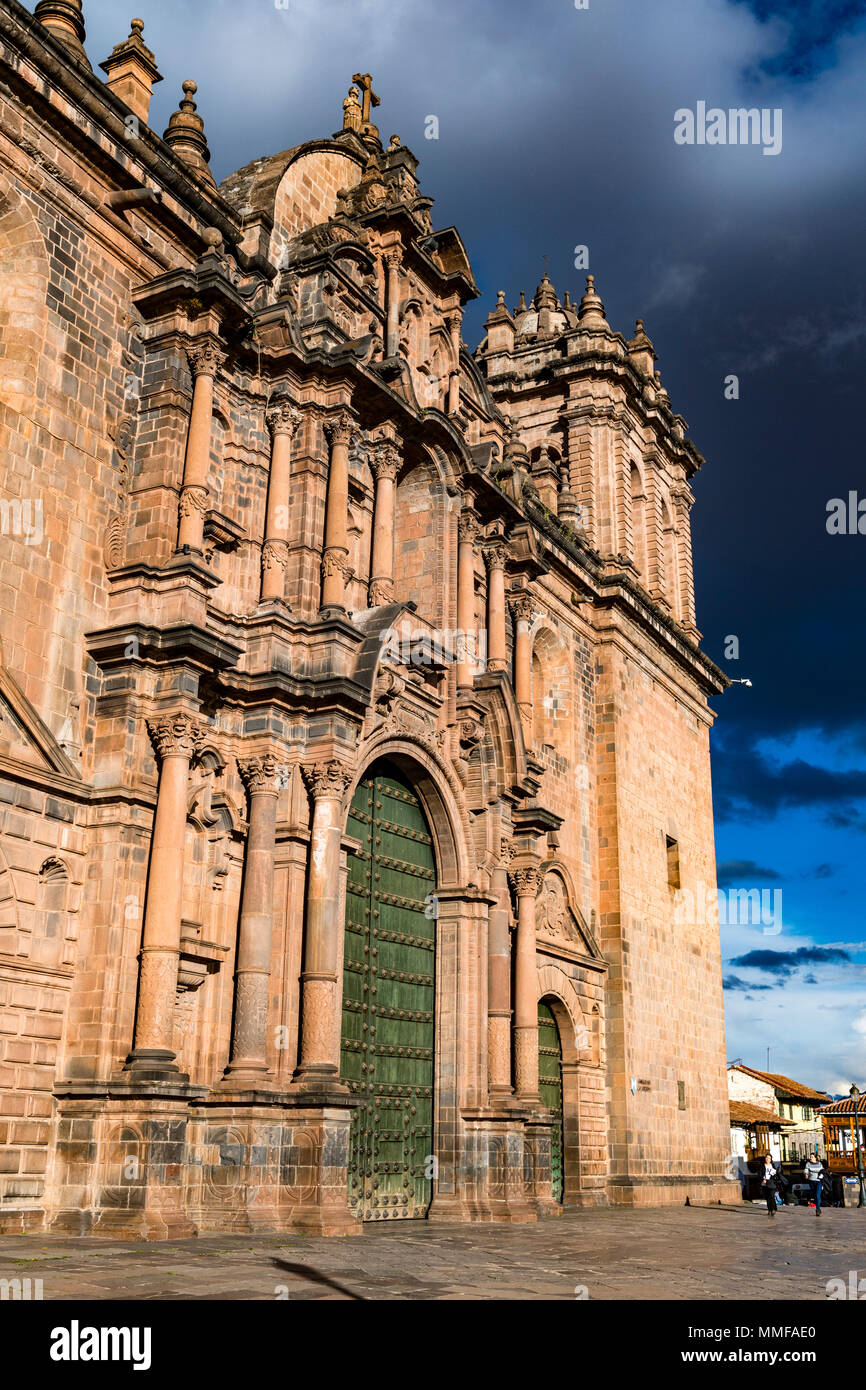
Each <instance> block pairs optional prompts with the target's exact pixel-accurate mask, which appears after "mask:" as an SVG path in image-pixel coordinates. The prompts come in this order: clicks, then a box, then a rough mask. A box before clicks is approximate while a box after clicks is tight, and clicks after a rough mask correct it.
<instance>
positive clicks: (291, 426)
mask: <svg viewBox="0 0 866 1390" xmlns="http://www.w3.org/2000/svg"><path fill="white" fill-rule="evenodd" d="M265 419H266V420H267V423H268V429H269V430H270V432H271V434H272V435H273V436H274V437H276V436H277V435H278V434H287V435H288V436H289V438H290V439H291V437H292V435H293V434H294V433H295V430H296V429H297V428H298V425H299V424H300V422H301V415H300V411H298V410H296V409H295V407H294V406H293V405H292V403H291V401H276V402H275V403H274V404H272V405H270V406H269V407H268V409H267V411H266V412H265Z"/></svg>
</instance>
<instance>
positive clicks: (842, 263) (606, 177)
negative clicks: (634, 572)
mask: <svg viewBox="0 0 866 1390" xmlns="http://www.w3.org/2000/svg"><path fill="white" fill-rule="evenodd" d="M138 12H139V13H140V14H141V17H142V18H143V19H144V21H145V26H146V27H145V39H146V41H147V42H148V43H149V44H150V46H151V47H152V48H153V49H154V51H155V53H156V57H157V61H158V63H159V65H160V67H161V70H162V72H163V73H164V75H165V81H164V83H163V84H162V85H161V86H160V87H158V88H157V93H156V96H155V99H154V107H153V119H152V124H153V125H154V126H155V128H157V129H158V130H162V129H163V128H164V126H165V124H166V123H167V120H168V116H169V114H170V112H171V110H172V109H174V107H175V106H176V104H177V100H178V98H179V95H180V83H181V81H182V80H183V79H184V78H187V77H193V78H195V79H196V80H197V82H198V84H199V93H198V98H197V100H198V103H199V109H200V111H201V113H202V115H203V116H204V118H205V122H206V130H207V135H208V139H209V142H210V146H211V150H212V152H213V158H212V167H213V169H214V172H215V174H216V177H217V178H218V179H222V178H224V177H225V176H226V175H227V174H229V173H230V172H231V171H232V170H233V169H235V168H238V167H240V166H241V165H243V164H245V163H247V162H248V161H249V160H250V159H253V158H255V157H257V156H259V155H262V154H270V153H273V152H275V151H277V150H280V149H284V148H286V147H288V146H290V145H294V144H297V143H299V142H300V141H301V140H304V139H308V138H311V137H313V136H318V135H322V134H326V133H330V132H332V131H333V130H335V129H337V128H338V126H339V125H340V123H341V102H342V98H343V96H344V95H345V91H346V88H347V86H348V82H349V80H350V78H351V75H352V73H353V72H355V71H359V70H369V71H370V72H372V73H373V76H374V85H375V88H376V90H377V92H378V93H379V95H380V96H381V98H382V106H381V107H380V108H379V110H378V113H377V120H378V122H379V125H380V128H381V131H382V134H383V136H384V137H385V138H386V139H387V137H388V136H390V134H391V133H392V131H396V132H397V133H398V134H399V135H400V137H401V139H402V140H403V143H404V144H408V145H409V146H410V148H412V149H413V151H414V152H415V154H417V155H418V156H419V157H420V159H421V168H420V175H421V180H422V188H423V190H424V191H425V192H427V193H429V194H431V195H432V196H434V197H435V198H436V200H437V201H436V206H435V208H434V219H435V221H436V225H437V226H447V225H449V224H451V223H454V224H456V225H457V226H458V227H459V229H460V231H461V234H462V235H463V237H464V240H465V242H466V244H467V247H468V249H469V252H470V255H471V257H472V260H473V265H474V269H475V273H476V276H477V279H478V282H479V285H480V286H481V288H482V290H483V292H484V299H483V301H482V302H481V303H480V304H479V305H476V306H473V308H472V309H471V310H470V312H469V313H468V314H467V320H466V325H465V336H466V338H467V340H469V341H471V342H473V343H474V342H476V341H477V340H478V339H480V337H481V336H482V329H481V324H482V321H483V318H484V316H485V315H486V313H487V312H489V310H490V308H491V307H492V305H493V304H495V298H496V290H497V289H500V288H502V289H504V290H505V291H506V296H507V299H508V302H509V303H511V304H515V303H516V302H517V298H518V295H519V292H520V290H521V289H523V290H525V291H526V292H527V296H529V295H531V294H532V292H533V290H534V288H535V285H536V284H537V282H538V280H539V279H540V277H541V272H542V266H543V263H542V256H543V255H545V254H546V255H547V256H548V257H549V269H550V275H551V278H552V279H553V281H554V283H555V284H556V286H557V288H558V290H559V291H560V293H562V292H563V291H564V290H565V289H569V290H570V291H571V293H572V296H573V297H574V296H578V297H579V295H580V293H581V291H582V275H581V273H580V272H578V271H577V270H575V268H574V248H575V246H576V245H587V246H588V247H589V250H590V267H589V268H590V270H591V271H592V273H593V274H594V275H595V277H596V284H597V288H598V290H599V292H600V293H601V295H602V298H603V299H604V302H605V305H606V309H607V316H608V319H609V321H610V322H611V323H612V324H613V326H614V327H616V328H619V329H620V330H621V331H623V332H625V333H626V334H630V333H631V331H632V328H633V324H634V319H635V317H636V316H638V315H640V316H642V317H643V318H644V320H645V322H646V327H647V330H648V332H649V334H650V336H651V337H652V339H653V341H654V344H655V348H656V352H657V353H658V356H659V361H658V364H657V365H658V367H659V369H660V371H661V373H662V380H663V382H664V385H665V386H666V388H667V390H668V391H669V393H670V396H671V400H672V403H673V406H674V408H675V409H677V410H679V411H681V412H682V413H683V414H684V415H685V417H686V419H687V420H688V421H689V424H690V427H691V435H692V438H693V439H694V441H695V443H696V444H697V446H698V448H699V449H700V450H701V451H702V453H704V454H705V455H706V458H707V464H706V466H705V468H704V469H703V470H702V472H701V473H700V475H699V476H698V478H697V480H696V483H695V492H696V497H697V504H696V506H695V508H694V511H693V513H692V521H693V535H694V555H695V568H696V581H697V599H698V624H699V626H700V627H701V629H702V631H703V633H704V646H705V648H706V650H707V652H708V653H709V655H710V656H712V657H713V658H714V659H715V660H717V661H719V663H720V664H721V665H722V666H724V667H725V668H726V669H727V670H728V672H729V674H731V675H732V676H748V677H750V678H751V679H752V680H753V682H754V685H753V687H752V688H751V689H747V688H745V687H742V686H736V687H734V688H733V689H732V690H731V691H730V692H728V693H727V694H726V695H725V696H724V697H723V698H722V699H720V700H718V701H716V702H715V707H716V708H717V710H718V714H719V719H718V723H717V726H716V730H715V731H714V735H713V760H714V786H715V792H716V806H717V853H718V860H719V863H720V866H721V874H722V879H723V881H724V882H725V883H727V884H730V885H733V886H740V887H744V888H750V887H758V888H760V887H767V888H771V889H779V890H780V891H781V892H782V894H783V904H784V921H783V927H782V931H781V932H780V933H779V934H778V935H773V936H769V937H768V936H766V935H765V934H764V933H763V932H762V930H761V928H760V927H757V928H748V927H734V928H724V929H723V934H722V948H723V953H724V957H725V976H726V978H727V979H728V980H729V981H730V982H731V983H730V986H729V988H728V990H727V991H726V1016H727V1031H728V1055H729V1058H733V1057H735V1056H742V1057H743V1058H744V1059H745V1061H746V1062H747V1063H751V1064H753V1065H759V1066H760V1065H765V1063H766V1049H767V1047H768V1046H769V1047H770V1049H771V1051H770V1059H771V1065H772V1067H773V1068H774V1069H778V1070H779V1071H782V1072H786V1073H788V1074H791V1075H794V1076H796V1077H799V1078H800V1079H802V1080H804V1081H807V1082H811V1083H813V1084H816V1085H821V1086H825V1087H828V1088H830V1089H832V1090H834V1091H836V1090H841V1089H843V1088H844V1089H847V1086H848V1084H849V1083H850V1081H851V1080H856V1081H857V1082H858V1084H860V1085H861V1086H862V1085H866V996H864V970H866V950H864V949H863V945H864V939H866V922H864V911H863V908H864V889H863V883H862V872H861V865H862V863H863V860H864V847H866V714H864V685H866V681H864V675H866V661H864V651H866V643H864V624H863V578H864V562H866V536H859V535H854V536H849V535H845V536H830V535H828V534H827V531H826V525H825V522H826V508H827V503H828V500H829V499H831V498H834V497H847V494H848V492H849V490H851V489H857V488H860V490H861V492H862V495H863V496H864V497H866V470H864V466H863V441H862V434H861V429H860V401H861V398H862V393H863V381H864V372H866V290H864V282H863V275H862V269H861V266H862V247H863V244H864V222H866V178H864V173H866V169H864V164H866V141H864V138H863V131H864V130H866V81H864V76H866V3H861V0H858V2H857V3H851V0H800V3H791V2H790V0H752V3H743V2H742V0H741V2H740V3H735V0H653V3H652V4H650V3H648V2H647V0H590V5H589V8H588V9H587V10H581V11H578V10H577V9H576V8H575V6H574V4H573V3H572V0H538V3H535V2H534V3H533V4H532V5H527V4H525V3H524V2H523V0H437V3H436V4H435V5H433V4H429V3H422V2H421V0H404V3H401V4H399V5H398V4H394V3H393V0H289V3H288V5H287V6H286V7H285V8H283V7H282V6H281V5H280V6H278V5H277V4H275V3H274V0H141V3H140V4H139V6H138ZM85 13H86V18H87V25H88V40H87V47H88V51H89V53H90V55H91V58H92V60H93V61H94V63H96V62H98V61H99V60H101V59H102V58H104V57H105V56H106V55H107V54H108V52H109V51H110V49H111V47H112V46H113V45H114V44H115V43H117V42H118V41H119V40H120V39H122V38H123V37H125V35H126V33H127V32H128V29H127V24H126V21H123V22H121V21H120V18H119V12H118V7H117V4H116V0H85ZM698 101H706V102H707V103H708V105H710V106H713V105H717V106H719V107H722V108H724V109H727V108H730V107H734V106H742V105H747V106H759V107H768V108H771V109H775V108H781V110H782V112H783V146H782V151H781V153H780V154H779V155H778V157H774V158H767V157H763V156H762V154H761V150H760V149H759V148H754V147H730V146H728V147H716V148H709V147H706V146H704V147H694V146H692V147H689V146H677V145H675V143H674V140H673V129H674V112H675V110H677V109H678V108H681V107H691V108H693V107H694V106H695V103H696V102H698ZM430 114H435V115H437V116H438V118H439V139H438V140H427V139H425V135H424V131H425V122H426V118H427V116H428V115H430ZM729 374H735V375H737V376H738V378H739V385H740V394H739V399H738V400H736V401H731V400H725V398H724V394H723V383H724V379H725V377H726V376H728V375H729ZM730 635H736V636H737V637H738V638H739V642H740V654H739V658H738V659H737V660H725V659H724V650H725V642H726V638H727V637H728V636H730ZM822 952H823V953H824V954H822Z"/></svg>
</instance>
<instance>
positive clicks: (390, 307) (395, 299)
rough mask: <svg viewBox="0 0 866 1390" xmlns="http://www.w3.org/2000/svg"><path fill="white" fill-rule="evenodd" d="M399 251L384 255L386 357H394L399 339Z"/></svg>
mask: <svg viewBox="0 0 866 1390" xmlns="http://www.w3.org/2000/svg"><path fill="white" fill-rule="evenodd" d="M400 260H401V257H400V252H399V251H396V250H394V251H389V252H388V253H387V255H386V256H385V264H386V266H387V273H388V279H387V296H386V304H387V316H388V317H387V325H386V335H387V336H386V340H385V341H386V346H385V355H386V357H396V355H397V349H398V347H399V339H400Z"/></svg>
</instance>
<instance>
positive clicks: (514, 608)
mask: <svg viewBox="0 0 866 1390" xmlns="http://www.w3.org/2000/svg"><path fill="white" fill-rule="evenodd" d="M510 604H511V613H512V616H513V618H514V621H515V622H516V623H529V624H530V625H531V623H532V620H533V618H534V617H535V608H534V606H533V602H532V599H531V598H530V596H529V594H515V595H514V596H513V598H511V600H510Z"/></svg>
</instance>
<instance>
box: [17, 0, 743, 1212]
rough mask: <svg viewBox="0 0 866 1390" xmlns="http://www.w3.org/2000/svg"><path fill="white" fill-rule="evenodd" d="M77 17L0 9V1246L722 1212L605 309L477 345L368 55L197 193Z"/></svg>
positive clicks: (684, 840) (670, 686) (703, 835)
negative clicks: (328, 111)
mask: <svg viewBox="0 0 866 1390" xmlns="http://www.w3.org/2000/svg"><path fill="white" fill-rule="evenodd" d="M84 21H85V15H84V13H83V11H82V4H81V0H40V3H38V4H37V5H36V6H35V9H34V11H33V12H32V13H31V12H30V11H29V10H27V9H26V8H25V7H24V6H22V5H21V4H19V3H17V0H4V3H3V4H2V6H0V436H2V449H3V459H4V472H3V479H2V496H0V523H2V535H0V554H2V568H0V644H2V649H0V1230H2V1231H7V1232H8V1231H20V1230H29V1229H39V1228H44V1229H52V1230H56V1231H68V1232H74V1233H79V1232H93V1233H96V1234H105V1235H129V1236H135V1237H151V1238H159V1237H167V1238H177V1237H180V1236H183V1235H191V1234H195V1233H197V1232H207V1231H215V1230H220V1231H235V1232H244V1231H252V1230H267V1231H269V1230H275V1231H280V1230H287V1229H303V1230H307V1231H311V1232H322V1233H333V1234H352V1233H357V1232H360V1231H362V1229H363V1223H364V1222H365V1221H381V1220H397V1219H403V1218H416V1219H418V1218H427V1219H429V1220H440V1221H441V1220H445V1221H448V1220H458V1221H463V1220H479V1221H493V1220H496V1221H531V1220H535V1219H537V1218H538V1217H539V1216H542V1215H552V1214H556V1213H558V1212H560V1211H561V1210H562V1209H563V1208H564V1207H566V1208H567V1207H581V1206H592V1205H599V1204H605V1203H619V1204H649V1203H662V1202H677V1203H682V1202H684V1201H685V1200H686V1198H689V1199H690V1200H692V1201H695V1200H698V1201H718V1200H722V1201H725V1200H731V1187H732V1184H730V1183H729V1182H727V1181H726V1180H725V1154H726V1152H727V1146H728V1137H727V1131H728V1125H727V1089H726V1083H725V1057H724V1030H723V1014H722V986H721V970H720V951H719V940H718V930H717V928H716V927H715V926H714V925H713V924H712V923H709V924H708V923H694V922H683V921H681V920H680V916H681V915H682V914H680V913H678V911H677V904H678V902H679V901H680V898H681V896H682V890H690V891H692V892H694V893H696V892H697V891H698V890H700V889H701V888H702V887H706V886H710V887H711V888H713V887H714V880H715V870H714V857H713V827H712V805H711V792H710V770H709V751H708V736H709V727H710V724H711V714H710V712H709V710H708V707H707V697H708V696H709V695H711V694H712V693H714V692H718V691H720V690H721V689H722V688H723V686H724V684H725V679H724V677H723V676H722V674H721V673H720V672H719V670H718V669H717V668H716V667H715V666H714V665H713V664H712V663H711V662H710V661H709V660H708V659H707V657H706V656H705V655H704V654H703V653H702V652H701V650H700V647H699V637H700V634H699V633H698V631H697V628H696V625H695V611H694V599H693V586H692V557H691V548H690V538H689V509H690V506H691V501H692V495H691V492H690V486H689V482H690V479H691V477H692V476H693V474H694V473H695V471H696V469H697V468H699V467H700V465H701V463H702V459H701V456H700V454H699V453H698V452H697V451H696V449H695V448H694V447H693V445H692V444H691V443H690V442H689V440H688V439H687V438H686V425H685V421H684V420H683V418H682V417H681V416H680V415H678V414H676V413H675V412H674V411H673V410H672V408H671V406H670V403H669V401H668V397H667V394H666V392H665V390H664V387H663V386H662V384H661V381H660V378H659V376H658V373H656V372H655V370H654V361H655V355H654V352H653V347H652V344H651V342H650V340H649V338H648V337H647V335H646V333H645V332H644V330H643V327H642V325H641V324H640V323H638V328H637V331H636V333H635V334H634V336H633V337H631V338H630V339H626V338H625V337H623V336H622V335H621V334H620V333H618V332H616V331H614V330H613V329H612V328H611V327H610V325H609V324H608V322H607V320H606V318H605V311H604V307H603V304H602V301H601V299H600V298H599V295H598V293H597V292H596V290H595V287H594V285H593V282H592V279H591V278H590V280H589V281H588V284H587V288H586V293H585V294H584V295H583V297H582V299H580V301H579V302H576V303H572V301H571V300H570V298H569V296H568V295H566V296H565V297H564V299H562V300H560V298H559V296H558V295H557V293H556V290H555V289H554V287H553V285H552V284H551V283H550V281H549V279H548V277H547V275H546V274H545V276H544V278H543V279H542V281H541V283H540V284H539V286H538V289H537V291H536V293H535V295H534V297H533V299H532V300H531V301H530V302H529V303H528V304H527V303H526V302H525V301H524V299H523V297H522V296H521V302H520V305H519V307H518V308H517V309H514V310H512V309H509V308H508V306H507V305H506V302H505V296H504V295H503V294H501V293H500V295H499V297H498V303H497V304H496V305H495V307H493V308H492V310H491V312H490V313H489V316H488V318H487V321H486V326H485V336H484V339H483V341H482V342H481V344H480V346H478V347H477V349H476V350H474V351H473V350H470V349H469V348H468V347H467V345H466V343H465V342H464V339H463V335H462V322H463V313H464V309H465V306H466V305H467V304H468V303H469V302H470V301H472V300H473V299H475V298H476V297H477V296H478V294H479V291H478V289H477V287H476V284H475V280H474V278H473V273H472V268H471V265H470V261H469V258H468V255H467V252H466V249H465V247H464V245H463V242H462V241H461V239H460V236H459V234H458V233H457V231H456V230H455V229H454V228H453V227H447V228H445V229H444V230H442V229H439V230H437V229H436V227H435V224H434V222H433V218H432V200H431V198H429V197H428V196H426V194H425V193H423V192H422V191H421V188H420V186H419V182H418V175H417V164H418V161H417V160H416V158H415V156H414V155H413V154H412V153H411V151H410V150H409V149H408V148H406V147H405V146H404V145H403V144H401V142H400V140H399V139H398V138H397V136H392V137H391V138H390V141H389V142H388V143H387V144H386V143H385V142H384V141H383V140H382V139H381V138H380V135H379V131H378V129H377V127H376V125H375V124H374V120H373V117H374V114H376V108H377V106H378V105H379V99H378V97H377V95H376V94H375V93H374V91H373V88H372V83H371V80H370V77H369V75H368V74H366V73H365V74H356V75H355V77H354V78H353V86H352V87H351V88H350V91H349V94H348V96H347V97H346V98H345V100H344V101H343V107H342V120H341V121H340V118H339V117H338V116H337V117H336V119H335V122H334V123H335V124H337V125H339V127H340V128H339V129H338V130H337V131H336V132H335V133H333V134H323V135H322V136H321V138H318V139H310V140H307V141H306V142H305V143H303V144H300V145H297V146H295V147H294V148H291V149H286V150H284V151H283V152H282V153H280V154H276V155H271V156H268V157H264V158H261V159H257V160H255V161H254V162H253V163H252V164H250V165H248V166H247V167H246V168H244V169H241V170H239V171H238V172H237V173H235V174H233V175H232V176H231V177H230V178H228V179H226V180H225V182H224V183H223V184H222V185H221V186H219V187H217V185H216V183H215V181H214V178H213V175H212V173H211V170H210V152H209V150H208V146H207V141H206V136H205V128H204V122H203V119H202V116H201V115H200V113H199V111H198V109H197V106H196V101H195V94H196V87H195V83H192V82H185V83H184V84H183V93H182V96H181V99H180V103H179V106H178V109H177V110H176V111H175V113H174V115H173V116H172V117H171V120H170V122H169V125H168V128H167V129H166V130H165V132H164V134H163V135H162V136H160V135H159V134H158V133H157V132H156V131H155V130H153V129H152V128H151V127H150V125H149V124H148V116H149V106H150V101H151V93H152V90H153V86H154V84H155V83H156V82H158V81H159V80H160V73H159V71H158V66H157V59H156V57H155V55H154V54H153V53H152V52H151V51H150V50H149V49H148V47H147V45H146V43H145V40H144V37H143V27H144V26H143V24H142V23H141V21H140V20H134V21H133V22H132V27H131V31H130V33H129V35H128V37H126V38H124V37H123V35H122V34H119V35H118V43H117V45H116V47H115V48H114V50H113V51H112V52H111V53H110V54H109V55H108V56H107V57H106V58H105V60H104V62H102V63H101V64H100V67H101V70H102V72H101V73H98V72H96V71H94V70H93V68H92V66H91V63H90V61H89V59H88V57H87V54H86V52H85V48H84V40H85V28H84ZM102 74H104V76H103V75H102ZM335 105H336V106H337V107H338V109H339V104H338V103H335Z"/></svg>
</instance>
